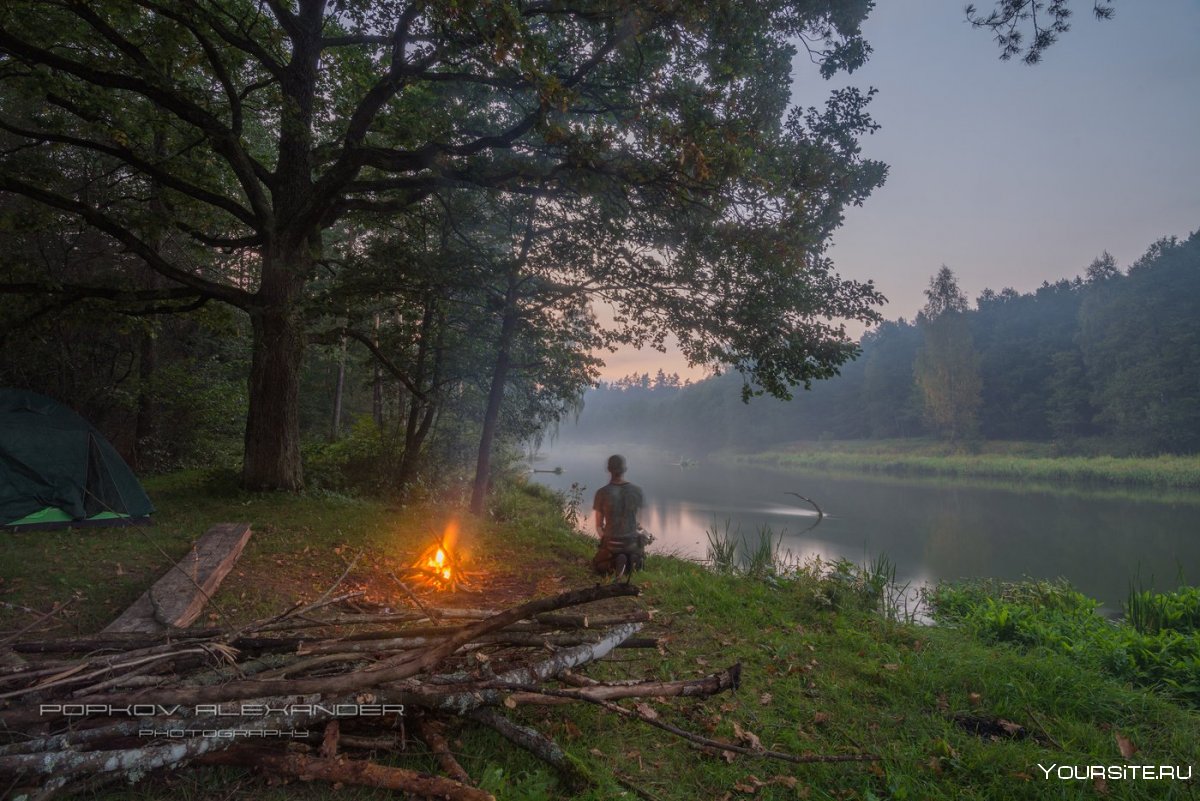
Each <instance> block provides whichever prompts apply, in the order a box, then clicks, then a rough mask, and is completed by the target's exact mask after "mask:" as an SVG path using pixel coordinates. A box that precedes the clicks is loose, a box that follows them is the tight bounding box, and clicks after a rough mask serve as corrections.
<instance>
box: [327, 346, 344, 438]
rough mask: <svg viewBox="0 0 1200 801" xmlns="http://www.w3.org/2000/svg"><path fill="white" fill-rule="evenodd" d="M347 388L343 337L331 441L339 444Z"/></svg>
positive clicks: (335, 380) (335, 383)
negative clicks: (344, 394) (343, 395)
mask: <svg viewBox="0 0 1200 801" xmlns="http://www.w3.org/2000/svg"><path fill="white" fill-rule="evenodd" d="M345 388H346V338H345V337H342V344H341V348H340V349H339V350H338V362H337V375H336V378H335V379H334V385H333V423H332V425H331V426H330V431H329V441H330V442H337V441H338V439H339V438H340V437H341V436H342V393H343V392H344V391H345Z"/></svg>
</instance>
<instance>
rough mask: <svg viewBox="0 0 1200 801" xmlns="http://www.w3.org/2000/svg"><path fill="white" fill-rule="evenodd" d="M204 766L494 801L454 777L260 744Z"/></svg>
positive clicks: (210, 758)
mask: <svg viewBox="0 0 1200 801" xmlns="http://www.w3.org/2000/svg"><path fill="white" fill-rule="evenodd" d="M199 762H201V763H202V764H206V765H240V766H253V767H257V768H260V769H265V770H268V771H270V772H271V773H278V774H281V775H284V776H295V777H298V778H307V779H321V780H323V781H327V782H332V783H335V784H358V785H363V786H366V787H380V788H383V789H387V790H400V791H403V792H406V793H412V794H413V795H419V796H424V797H433V798H447V799H450V801H496V798H495V796H493V795H492V794H491V793H486V792H484V791H483V790H479V789H476V788H474V787H470V786H468V785H465V784H463V783H462V782H457V781H454V780H453V779H445V778H442V777H440V776H431V775H429V774H428V773H418V772H417V771H415V770H408V769H406V768H395V767H390V766H387V765H377V764H375V763H374V762H365V761H360V760H352V759H323V758H321V757H312V756H308V755H306V754H292V753H285V754H280V753H278V752H275V751H271V750H269V749H266V748H262V747H257V746H255V747H246V746H239V747H237V748H230V749H228V750H226V751H222V752H219V753H215V754H210V755H209V756H206V757H204V758H203V759H202V760H199Z"/></svg>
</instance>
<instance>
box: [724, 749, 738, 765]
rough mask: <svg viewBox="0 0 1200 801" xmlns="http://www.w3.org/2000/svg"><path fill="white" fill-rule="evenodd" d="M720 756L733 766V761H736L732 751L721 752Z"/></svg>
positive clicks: (735, 755)
mask: <svg viewBox="0 0 1200 801" xmlns="http://www.w3.org/2000/svg"><path fill="white" fill-rule="evenodd" d="M721 756H722V757H723V758H724V760H725V761H726V762H728V763H730V764H733V760H735V759H737V754H735V753H733V752H732V751H722V752H721Z"/></svg>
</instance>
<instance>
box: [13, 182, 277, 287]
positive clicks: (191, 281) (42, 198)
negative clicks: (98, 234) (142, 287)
mask: <svg viewBox="0 0 1200 801" xmlns="http://www.w3.org/2000/svg"><path fill="white" fill-rule="evenodd" d="M0 192H13V193H15V194H18V195H24V196H25V197H27V198H30V199H31V200H36V201H37V202H39V203H41V204H43V205H46V206H50V207H51V208H56V209H60V210H62V211H66V212H69V213H71V214H75V215H78V216H79V217H82V218H83V219H84V220H85V221H86V222H87V223H88V224H89V225H91V226H92V227H93V228H96V229H98V230H100V231H103V232H104V233H106V234H108V235H109V236H111V237H112V238H113V239H115V240H117V241H118V242H120V243H121V244H123V245H125V247H127V248H128V249H129V250H130V251H131V252H133V253H135V254H136V255H138V256H140V257H141V258H142V260H143V261H145V262H146V264H147V265H149V266H150V268H151V269H153V270H154V271H155V272H158V273H160V274H162V275H164V276H166V277H167V278H170V279H171V280H172V281H175V282H177V283H180V284H183V285H184V286H186V287H190V288H191V289H193V290H195V292H196V293H198V294H201V295H207V296H208V297H211V298H213V299H215V300H221V301H224V302H226V303H230V304H233V305H234V306H238V307H241V308H245V307H246V306H248V305H249V304H250V302H251V301H252V300H253V296H252V295H251V294H250V293H249V292H246V291H245V290H243V289H239V288H237V287H233V286H228V285H226V284H219V283H217V282H215V281H210V280H208V279H207V278H202V277H201V276H199V275H196V274H195V273H191V272H188V271H187V270H181V269H179V268H178V267H176V266H175V265H173V264H171V263H170V262H169V261H167V260H166V259H165V258H163V256H162V254H160V253H159V252H158V251H157V250H156V249H155V248H153V247H151V246H150V245H149V244H147V243H146V242H145V241H144V240H142V239H141V238H140V237H138V236H137V234H135V233H133V232H132V231H131V230H129V229H128V228H126V227H124V226H123V225H121V224H120V223H118V222H117V221H116V220H114V219H112V218H111V217H109V216H108V215H106V214H104V213H103V212H101V211H99V210H98V209H95V208H93V207H92V206H89V205H87V204H85V203H81V202H79V201H77V200H72V199H70V198H67V197H63V196H62V195H58V194H55V193H53V192H48V191H46V190H44V189H40V188H38V187H36V186H33V185H31V184H27V183H25V182H24V181H19V180H17V179H15V178H13V177H11V176H9V175H5V174H4V173H0Z"/></svg>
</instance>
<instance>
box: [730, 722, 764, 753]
mask: <svg viewBox="0 0 1200 801" xmlns="http://www.w3.org/2000/svg"><path fill="white" fill-rule="evenodd" d="M733 736H734V737H736V738H738V739H739V740H741V741H742V742H744V743H745V744H746V745H748V746H750V747H751V748H753V749H754V750H755V751H761V750H762V747H763V746H762V740H760V739H758V735H757V734H755V733H754V732H752V731H746V730H745V729H743V728H742V727H741V726H739V725H738V722H737V721H736V720H735V721H734V722H733Z"/></svg>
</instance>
